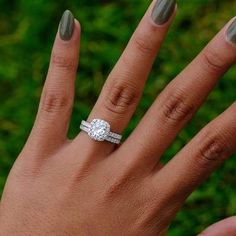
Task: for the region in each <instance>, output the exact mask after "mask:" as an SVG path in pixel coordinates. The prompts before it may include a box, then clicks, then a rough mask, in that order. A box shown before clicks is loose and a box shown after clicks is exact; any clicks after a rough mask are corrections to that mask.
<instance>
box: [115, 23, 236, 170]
mask: <svg viewBox="0 0 236 236" xmlns="http://www.w3.org/2000/svg"><path fill="white" fill-rule="evenodd" d="M233 24H235V23H233ZM227 26H228V25H227ZM226 31H227V27H225V28H224V29H222V30H221V32H219V34H218V35H217V36H216V37H215V38H214V39H213V40H212V41H211V42H210V43H209V44H208V45H207V46H206V48H205V49H204V50H203V51H202V52H201V53H200V54H199V56H198V57H197V58H196V59H195V60H194V61H193V62H192V63H191V64H190V65H189V66H188V67H187V68H186V69H185V70H184V71H183V72H182V73H181V74H180V75H178V76H177V78H176V79H174V80H173V81H172V82H171V83H170V84H169V85H168V86H167V88H166V89H165V90H164V91H163V92H162V93H161V94H160V96H159V97H158V98H157V100H156V101H155V103H154V104H153V106H152V107H151V108H150V110H149V111H148V112H147V114H146V115H145V117H144V118H143V120H142V121H141V122H140V124H139V126H138V127H137V128H136V130H135V131H134V132H133V134H132V135H131V136H130V138H129V139H128V140H127V141H126V142H125V143H124V144H123V145H122V147H121V149H122V148H123V149H124V151H125V150H127V149H128V148H129V149H131V150H134V153H133V154H132V155H133V156H136V157H137V160H136V161H140V163H141V164H142V165H143V162H144V161H145V162H146V163H149V164H150V165H155V164H156V162H158V161H159V159H160V157H161V156H162V154H163V153H164V151H165V150H166V148H167V147H168V146H169V145H170V144H171V143H172V141H173V140H174V139H175V138H176V135H177V134H178V133H179V132H180V130H181V129H182V128H183V127H184V126H185V125H186V124H187V122H188V121H189V120H190V119H191V118H192V116H193V115H194V113H195V112H196V111H197V109H198V108H199V107H200V105H201V104H202V103H203V102H204V100H205V99H206V98H207V96H208V94H209V93H210V91H211V90H212V89H213V88H214V86H215V85H216V83H217V81H218V79H219V78H220V77H221V76H222V75H223V74H224V73H225V72H226V71H227V70H228V69H229V67H230V66H231V65H232V64H233V63H234V62H235V59H236V46H235V45H234V44H233V43H232V42H229V40H228V38H227V37H226ZM134 147H135V148H134ZM120 151H121V150H120ZM157 155H158V158H156V157H157ZM150 165H148V166H147V165H146V166H147V167H148V168H150Z"/></svg>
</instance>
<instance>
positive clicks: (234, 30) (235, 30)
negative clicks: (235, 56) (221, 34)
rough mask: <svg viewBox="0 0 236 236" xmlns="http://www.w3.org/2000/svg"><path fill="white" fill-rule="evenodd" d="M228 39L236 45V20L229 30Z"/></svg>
mask: <svg viewBox="0 0 236 236" xmlns="http://www.w3.org/2000/svg"><path fill="white" fill-rule="evenodd" d="M227 37H228V39H229V40H230V41H231V42H232V43H235V44H236V19H235V20H234V21H233V22H232V24H231V25H230V26H229V28H228V30H227Z"/></svg>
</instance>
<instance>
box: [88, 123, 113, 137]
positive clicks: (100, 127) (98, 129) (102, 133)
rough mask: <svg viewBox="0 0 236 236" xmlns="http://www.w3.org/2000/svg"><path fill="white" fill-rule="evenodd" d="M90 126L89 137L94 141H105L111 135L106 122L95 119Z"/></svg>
mask: <svg viewBox="0 0 236 236" xmlns="http://www.w3.org/2000/svg"><path fill="white" fill-rule="evenodd" d="M90 125H91V126H90V128H89V131H88V135H89V136H90V137H91V138H92V139H94V140H97V141H104V140H105V139H106V138H107V136H108V134H109V133H110V125H109V124H108V123H107V122H106V121H104V120H100V119H94V120H93V121H92V122H91V123H90Z"/></svg>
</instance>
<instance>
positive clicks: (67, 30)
mask: <svg viewBox="0 0 236 236" xmlns="http://www.w3.org/2000/svg"><path fill="white" fill-rule="evenodd" d="M74 26H75V21H74V16H73V14H72V13H71V12H70V11H69V10H66V11H65V12H64V13H63V15H62V18H61V22H60V26H59V33H60V37H61V39H62V40H65V41H68V40H70V39H71V37H72V35H73V32H74Z"/></svg>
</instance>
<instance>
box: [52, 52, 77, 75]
mask: <svg viewBox="0 0 236 236" xmlns="http://www.w3.org/2000/svg"><path fill="white" fill-rule="evenodd" d="M51 62H52V64H53V65H54V66H55V67H57V68H59V69H62V70H69V71H71V70H72V71H75V70H76V68H77V63H76V60H75V59H74V58H73V57H70V56H65V55H62V53H58V52H53V53H52V58H51Z"/></svg>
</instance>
